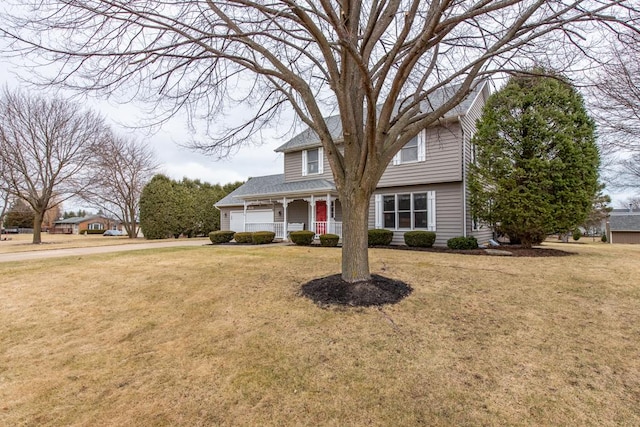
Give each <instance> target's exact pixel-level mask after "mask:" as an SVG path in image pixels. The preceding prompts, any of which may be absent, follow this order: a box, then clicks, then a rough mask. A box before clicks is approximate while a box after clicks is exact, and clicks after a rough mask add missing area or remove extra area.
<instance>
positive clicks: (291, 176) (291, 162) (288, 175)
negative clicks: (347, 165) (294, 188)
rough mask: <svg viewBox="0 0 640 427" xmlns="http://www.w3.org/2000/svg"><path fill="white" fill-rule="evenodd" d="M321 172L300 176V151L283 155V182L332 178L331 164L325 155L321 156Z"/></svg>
mask: <svg viewBox="0 0 640 427" xmlns="http://www.w3.org/2000/svg"><path fill="white" fill-rule="evenodd" d="M322 165H323V166H322V167H323V168H324V169H323V173H321V174H311V175H307V176H302V151H295V152H293V153H285V155H284V180H285V182H292V181H304V180H306V179H320V178H324V179H330V180H333V174H332V173H331V166H330V165H329V161H328V160H327V156H326V155H323V156H322Z"/></svg>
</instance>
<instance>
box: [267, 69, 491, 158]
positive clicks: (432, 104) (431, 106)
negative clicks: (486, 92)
mask: <svg viewBox="0 0 640 427" xmlns="http://www.w3.org/2000/svg"><path fill="white" fill-rule="evenodd" d="M487 84H488V82H487V80H480V81H479V82H478V84H477V85H476V86H475V87H474V88H473V90H472V91H471V93H470V94H469V95H467V97H466V98H464V99H463V100H462V102H460V104H458V105H457V106H455V107H454V108H453V109H451V110H450V111H449V112H447V113H446V114H445V115H444V117H443V119H457V117H459V116H464V115H466V114H467V113H468V112H469V110H470V109H471V107H473V104H474V103H475V101H476V99H477V98H478V95H479V94H480V93H481V92H482V90H483V89H484V87H485V86H486V85H487ZM459 87H460V85H453V86H444V87H442V88H440V89H438V90H435V91H434V92H433V93H432V94H430V95H429V97H428V99H426V100H425V101H423V102H422V107H421V108H422V110H424V111H433V110H436V109H437V108H439V107H440V106H441V105H442V104H444V103H445V102H447V101H448V100H449V99H450V98H451V97H452V96H453V95H454V94H455V93H456V91H457V90H458V89H459ZM324 120H325V123H326V125H327V129H328V130H329V133H330V134H331V137H332V138H334V139H335V140H341V139H342V120H341V119H340V116H339V115H335V116H328V117H325V118H324ZM316 146H317V147H319V146H320V137H319V136H318V134H317V133H316V132H315V131H314V130H313V129H311V128H307V129H305V130H303V131H302V132H300V133H299V134H297V135H296V136H294V137H293V138H291V139H290V140H289V141H287V142H285V143H284V144H282V145H281V146H279V147H278V148H276V149H275V151H276V152H282V153H287V152H290V151H297V150H302V149H305V148H310V147H316Z"/></svg>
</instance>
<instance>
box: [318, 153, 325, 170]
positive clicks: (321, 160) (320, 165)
mask: <svg viewBox="0 0 640 427" xmlns="http://www.w3.org/2000/svg"><path fill="white" fill-rule="evenodd" d="M318 173H319V174H323V173H324V149H323V148H322V147H320V148H318Z"/></svg>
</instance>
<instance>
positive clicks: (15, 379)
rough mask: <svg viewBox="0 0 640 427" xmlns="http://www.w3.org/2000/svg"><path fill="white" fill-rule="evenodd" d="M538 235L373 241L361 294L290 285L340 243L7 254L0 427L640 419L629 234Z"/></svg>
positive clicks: (335, 252) (1, 299)
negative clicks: (512, 239)
mask: <svg viewBox="0 0 640 427" xmlns="http://www.w3.org/2000/svg"><path fill="white" fill-rule="evenodd" d="M548 245H549V246H552V247H554V248H567V249H569V250H571V251H574V252H576V253H578V255H575V256H571V257H562V258H504V257H478V256H464V255H452V254H438V253H424V252H407V251H392V250H382V249H375V250H371V251H370V258H371V266H372V270H373V271H372V272H374V273H379V274H384V275H386V276H388V277H392V278H394V279H400V280H404V281H406V282H408V283H409V284H411V285H412V286H413V288H414V292H413V293H412V294H411V295H410V296H409V297H408V298H407V299H405V300H403V301H402V302H400V303H399V304H396V305H393V306H385V307H383V308H358V309H353V308H352V309H348V308H333V309H321V308H318V307H317V306H315V305H314V304H313V303H312V302H311V301H309V300H307V299H305V298H303V297H301V296H299V288H300V285H301V284H303V283H305V282H306V281H308V280H310V279H313V278H316V277H320V276H323V275H328V274H333V273H336V272H338V271H339V268H340V251H339V249H327V248H322V249H319V248H306V247H295V246H272V247H247V246H243V247H230V246H224V247H220V246H208V247H198V248H171V249H157V250H146V251H139V252H133V253H132V252H129V253H123V254H108V255H96V256H83V258H82V261H81V263H82V264H81V265H82V268H78V267H79V264H78V260H77V259H76V258H62V259H56V260H45V261H42V262H36V261H30V262H21V263H15V264H11V265H3V264H0V385H1V387H0V425H45V426H47V425H49V426H59V425H65V426H66V425H73V426H84V425H86V426H89V425H107V426H108V425H134V426H136V425H139V426H149V425H152V426H153V425H158V426H161V425H188V426H197V425H229V426H236V425H329V426H344V425H368V426H369V425H380V426H386V425H452V426H464V425H468V426H477V425H532V426H534V425H535V426H539V425H563V426H566V425H593V426H614V425H640V358H639V357H638V349H637V348H638V342H639V340H640V284H638V283H637V282H638V281H637V277H638V274H639V273H640V266H639V265H638V263H637V259H638V256H639V255H640V247H635V246H615V245H613V246H611V245H604V244H580V245H559V244H548ZM383 270H384V271H383Z"/></svg>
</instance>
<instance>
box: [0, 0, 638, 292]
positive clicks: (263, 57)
mask: <svg viewBox="0 0 640 427" xmlns="http://www.w3.org/2000/svg"><path fill="white" fill-rule="evenodd" d="M33 4H34V6H33V10H28V11H25V10H24V9H21V10H20V11H19V12H18V13H16V14H14V16H13V17H12V18H11V19H10V22H12V23H13V24H12V27H11V28H9V27H5V28H3V31H4V33H5V35H7V36H8V37H11V38H12V39H13V40H14V47H15V52H19V53H21V54H23V55H24V54H27V55H36V54H37V55H41V56H40V57H41V58H45V59H46V60H47V61H49V62H48V64H49V65H52V66H57V68H58V74H57V76H56V77H55V78H53V81H54V82H55V83H59V84H64V85H66V86H67V87H72V88H76V89H80V90H93V91H97V92H99V93H103V94H104V93H107V94H111V93H115V92H119V93H126V92H127V91H134V93H136V95H138V96H139V97H140V98H146V99H147V100H150V101H155V102H156V103H157V107H159V108H158V110H157V111H160V109H162V111H166V112H167V114H168V115H171V114H174V113H176V112H177V111H180V110H186V111H187V112H188V113H189V116H190V117H191V119H192V120H197V119H199V118H202V119H204V120H205V121H209V122H210V123H214V122H213V120H214V119H215V118H216V117H220V115H221V114H223V113H225V112H229V111H231V112H233V111H240V110H239V109H236V110H234V108H237V107H239V106H242V107H243V110H241V111H242V114H243V115H244V116H243V117H242V122H241V123H240V124H238V125H237V126H231V127H229V128H227V129H225V130H224V132H222V133H219V134H217V135H216V136H215V138H213V139H212V140H210V141H205V142H202V143H196V144H194V148H196V149H199V150H201V151H203V152H205V153H209V154H212V155H222V156H224V155H226V154H229V153H230V152H233V151H234V150H236V149H237V147H239V146H240V145H241V144H243V143H245V142H247V141H248V140H251V139H252V138H258V137H259V131H260V129H262V128H263V127H264V126H267V125H269V124H270V123H271V122H272V121H273V120H275V119H276V118H277V117H278V116H279V114H280V113H281V112H282V111H283V110H286V109H293V110H294V111H295V113H296V115H297V117H298V118H299V119H300V120H301V121H302V122H303V123H304V124H306V125H307V126H309V127H310V128H311V129H312V130H313V131H314V132H315V133H316V134H317V135H318V138H319V140H320V141H321V143H322V145H323V147H324V153H325V155H326V156H327V157H328V160H329V163H330V165H331V169H332V172H333V176H334V179H335V182H336V186H337V189H338V192H339V198H340V202H341V204H342V206H343V214H344V218H343V224H344V229H343V232H344V233H343V246H342V255H343V256H342V277H343V279H344V280H346V281H348V282H358V281H364V280H368V279H369V278H370V274H369V263H368V254H367V224H368V207H369V202H370V199H371V196H372V194H373V191H374V189H375V188H376V185H377V183H378V181H379V179H380V177H381V175H382V173H383V172H384V170H385V168H386V167H387V165H388V164H389V162H390V160H391V159H392V158H393V156H394V155H395V154H396V153H397V152H398V151H399V150H400V149H401V148H402V147H403V146H404V145H405V144H406V143H407V142H408V141H409V140H411V139H412V138H413V137H415V136H416V135H417V134H418V132H419V131H421V130H422V129H424V128H425V127H426V126H428V125H430V124H432V123H434V122H436V121H437V120H438V119H439V118H441V117H443V115H444V114H445V113H446V112H448V111H449V110H451V109H452V108H454V107H455V106H456V105H457V104H458V103H459V102H460V101H461V100H462V99H464V97H465V96H466V95H468V94H469V93H470V92H471V91H472V90H473V88H474V85H475V84H477V82H478V80H479V79H480V78H484V77H489V76H492V75H494V74H496V73H499V72H509V71H513V70H520V69H523V68H524V66H525V65H526V66H530V65H531V64H532V63H533V62H537V63H538V64H540V65H544V66H547V67H549V68H553V67H554V66H555V67H556V68H557V67H561V66H563V65H567V64H571V63H576V62H577V61H578V59H579V58H578V57H577V56H576V55H579V54H584V53H589V52H590V50H591V48H592V46H591V45H590V43H591V42H595V41H596V40H595V39H594V37H595V36H596V35H597V30H598V29H597V28H596V27H597V26H599V25H600V26H601V27H600V28H603V29H604V30H616V29H617V28H618V26H620V25H624V26H627V27H634V26H636V25H637V24H638V11H637V10H636V9H635V7H636V6H637V2H636V1H627V0H499V1H487V0H456V1H451V0H441V1H435V0H432V1H426V0H367V1H356V0H353V1H351V0H343V1H336V0H334V1H331V0H313V1H312V0H308V1H294V0H273V1H270V2H264V1H249V0H225V1H213V0H207V1H191V0H189V1H173V2H155V1H151V0H137V1H130V0H127V1H124V0H109V1H107V0H87V1H82V2H79V1H75V0H41V1H38V2H35V3H33ZM21 17H28V18H26V19H22V18H21ZM0 25H1V24H0ZM443 87H449V88H450V90H449V91H447V92H446V96H444V97H443V99H441V100H440V101H441V102H438V103H437V104H436V105H431V106H430V105H429V99H430V96H432V95H433V94H434V93H435V91H437V90H438V89H441V88H443ZM147 88H149V90H145V89H147ZM160 107H161V108H160ZM328 113H334V114H335V113H337V114H339V116H340V118H341V122H342V134H341V135H340V136H338V137H335V136H334V135H332V134H331V132H330V129H328V127H327V124H326V123H325V121H324V119H323V116H325V115H327V114H328ZM232 119H235V118H232ZM230 121H232V122H235V120H230Z"/></svg>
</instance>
